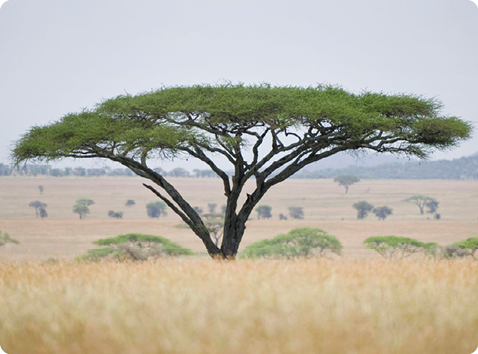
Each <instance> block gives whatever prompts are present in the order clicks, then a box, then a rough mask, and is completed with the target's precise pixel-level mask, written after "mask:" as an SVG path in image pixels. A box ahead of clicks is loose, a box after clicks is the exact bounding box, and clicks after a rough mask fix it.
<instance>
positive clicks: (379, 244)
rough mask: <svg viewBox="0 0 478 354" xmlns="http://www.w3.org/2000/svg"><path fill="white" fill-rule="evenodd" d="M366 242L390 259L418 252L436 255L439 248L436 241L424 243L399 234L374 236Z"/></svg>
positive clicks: (368, 245) (401, 257)
mask: <svg viewBox="0 0 478 354" xmlns="http://www.w3.org/2000/svg"><path fill="white" fill-rule="evenodd" d="M364 243H365V245H366V246H367V247H368V248H370V249H373V250H375V251H377V252H378V253H379V254H380V255H381V256H383V257H384V258H389V259H403V258H405V257H409V256H411V255H412V254H415V253H418V252H423V253H425V254H429V255H435V254H436V253H437V250H438V244H436V243H435V242H428V243H424V242H420V241H418V240H415V239H413V238H409V237H399V236H374V237H369V238H367V239H366V240H365V241H364Z"/></svg>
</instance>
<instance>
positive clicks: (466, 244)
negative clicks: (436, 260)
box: [452, 237, 478, 259]
mask: <svg viewBox="0 0 478 354" xmlns="http://www.w3.org/2000/svg"><path fill="white" fill-rule="evenodd" d="M452 246H455V247H457V248H460V249H463V250H469V251H470V253H469V255H470V256H472V257H473V259H477V256H475V253H476V251H477V250H478V237H471V238H467V239H466V240H463V241H459V242H456V243H454V244H453V245H452Z"/></svg>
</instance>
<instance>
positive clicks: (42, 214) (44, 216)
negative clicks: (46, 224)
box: [38, 208, 48, 219]
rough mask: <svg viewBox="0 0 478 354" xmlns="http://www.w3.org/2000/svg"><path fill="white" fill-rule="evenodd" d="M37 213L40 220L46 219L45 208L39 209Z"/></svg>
mask: <svg viewBox="0 0 478 354" xmlns="http://www.w3.org/2000/svg"><path fill="white" fill-rule="evenodd" d="M38 211H39V213H40V217H41V218H42V219H44V218H46V217H48V213H47V212H46V210H45V208H40V209H39V210H38Z"/></svg>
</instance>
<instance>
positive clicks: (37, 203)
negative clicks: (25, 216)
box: [28, 200, 47, 217]
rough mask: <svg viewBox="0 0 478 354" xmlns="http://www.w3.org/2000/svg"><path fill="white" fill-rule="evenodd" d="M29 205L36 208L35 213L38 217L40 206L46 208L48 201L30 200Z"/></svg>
mask: <svg viewBox="0 0 478 354" xmlns="http://www.w3.org/2000/svg"><path fill="white" fill-rule="evenodd" d="M28 206H30V207H32V208H35V214H36V216H37V217H38V215H39V214H38V212H39V210H40V208H46V207H47V204H46V203H42V202H40V201H38V200H35V201H34V202H30V204H28Z"/></svg>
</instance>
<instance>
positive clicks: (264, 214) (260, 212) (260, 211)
mask: <svg viewBox="0 0 478 354" xmlns="http://www.w3.org/2000/svg"><path fill="white" fill-rule="evenodd" d="M271 210H272V208H271V207H270V206H269V205H259V206H258V207H257V208H256V211H257V218H258V219H259V220H260V219H269V218H270V217H272V214H271Z"/></svg>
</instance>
